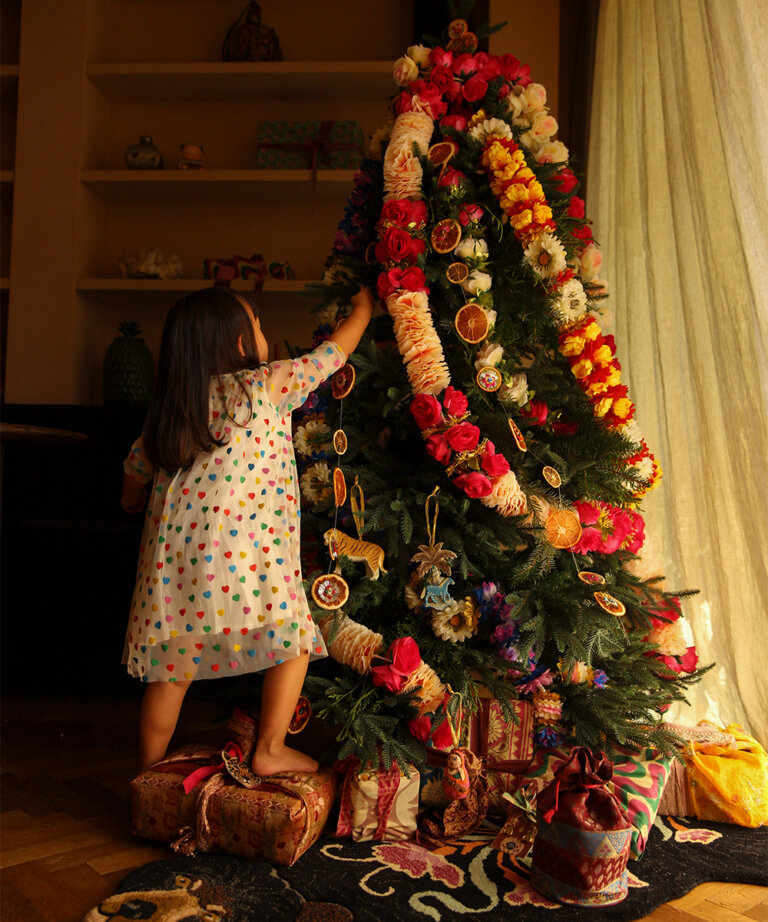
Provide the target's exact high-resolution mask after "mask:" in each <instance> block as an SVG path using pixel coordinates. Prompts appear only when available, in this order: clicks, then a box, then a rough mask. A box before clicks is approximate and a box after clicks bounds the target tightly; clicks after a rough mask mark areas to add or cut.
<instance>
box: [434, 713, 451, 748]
mask: <svg viewBox="0 0 768 922" xmlns="http://www.w3.org/2000/svg"><path fill="white" fill-rule="evenodd" d="M431 742H432V745H433V746H434V747H435V749H450V748H452V747H453V731H452V730H451V723H450V721H449V720H448V718H447V717H446V718H445V720H444V721H443V722H442V723H441V724H440V726H439V727H437V728H436V729H435V731H434V733H433V734H432V740H431Z"/></svg>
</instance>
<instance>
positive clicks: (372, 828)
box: [336, 762, 419, 842]
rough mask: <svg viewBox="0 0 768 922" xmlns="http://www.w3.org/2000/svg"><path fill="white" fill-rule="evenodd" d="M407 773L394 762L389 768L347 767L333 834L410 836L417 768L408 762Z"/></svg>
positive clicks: (415, 808) (413, 832)
mask: <svg viewBox="0 0 768 922" xmlns="http://www.w3.org/2000/svg"><path fill="white" fill-rule="evenodd" d="M408 775H409V777H406V775H405V772H403V771H401V770H400V767H399V766H398V764H397V763H396V762H393V763H392V766H391V768H390V769H389V770H385V769H383V768H380V769H378V770H376V769H373V768H369V767H366V768H364V769H356V768H354V767H350V768H348V770H347V773H346V775H345V777H344V784H343V786H342V790H341V803H340V806H339V821H338V825H337V827H336V835H337V836H349V835H351V836H352V838H353V839H354V840H355V842H368V841H370V840H375V841H378V842H399V841H401V840H402V839H411V838H413V837H414V836H415V835H416V816H417V813H418V809H419V772H418V771H417V770H416V768H415V767H414V766H413V765H409V766H408Z"/></svg>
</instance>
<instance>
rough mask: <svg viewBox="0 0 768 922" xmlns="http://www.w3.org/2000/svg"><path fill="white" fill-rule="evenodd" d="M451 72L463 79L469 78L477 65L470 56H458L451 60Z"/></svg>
mask: <svg viewBox="0 0 768 922" xmlns="http://www.w3.org/2000/svg"><path fill="white" fill-rule="evenodd" d="M452 67H453V72H454V74H459V75H461V76H463V77H469V75H470V74H474V72H475V71H476V70H477V63H476V62H475V59H474V57H473V56H472V55H471V54H460V55H458V56H457V57H455V58H454V59H453V64H452Z"/></svg>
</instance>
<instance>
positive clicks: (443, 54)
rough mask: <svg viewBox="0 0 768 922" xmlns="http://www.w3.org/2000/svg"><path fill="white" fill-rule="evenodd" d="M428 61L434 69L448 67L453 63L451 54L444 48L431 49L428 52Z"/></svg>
mask: <svg viewBox="0 0 768 922" xmlns="http://www.w3.org/2000/svg"><path fill="white" fill-rule="evenodd" d="M429 61H430V63H431V64H432V65H433V66H434V67H450V66H451V64H452V63H453V52H452V51H446V50H445V48H433V49H432V50H431V51H430V52H429Z"/></svg>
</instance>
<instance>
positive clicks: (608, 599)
mask: <svg viewBox="0 0 768 922" xmlns="http://www.w3.org/2000/svg"><path fill="white" fill-rule="evenodd" d="M594 596H595V601H596V602H597V604H598V605H599V606H600V608H602V609H604V610H605V611H607V612H608V614H609V615H615V616H616V617H617V618H620V617H621V616H622V615H624V614H626V612H627V609H626V607H625V605H624V603H623V602H620V601H619V600H618V599H617V598H614V596H612V595H611V594H610V593H608V592H595V593H594Z"/></svg>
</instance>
